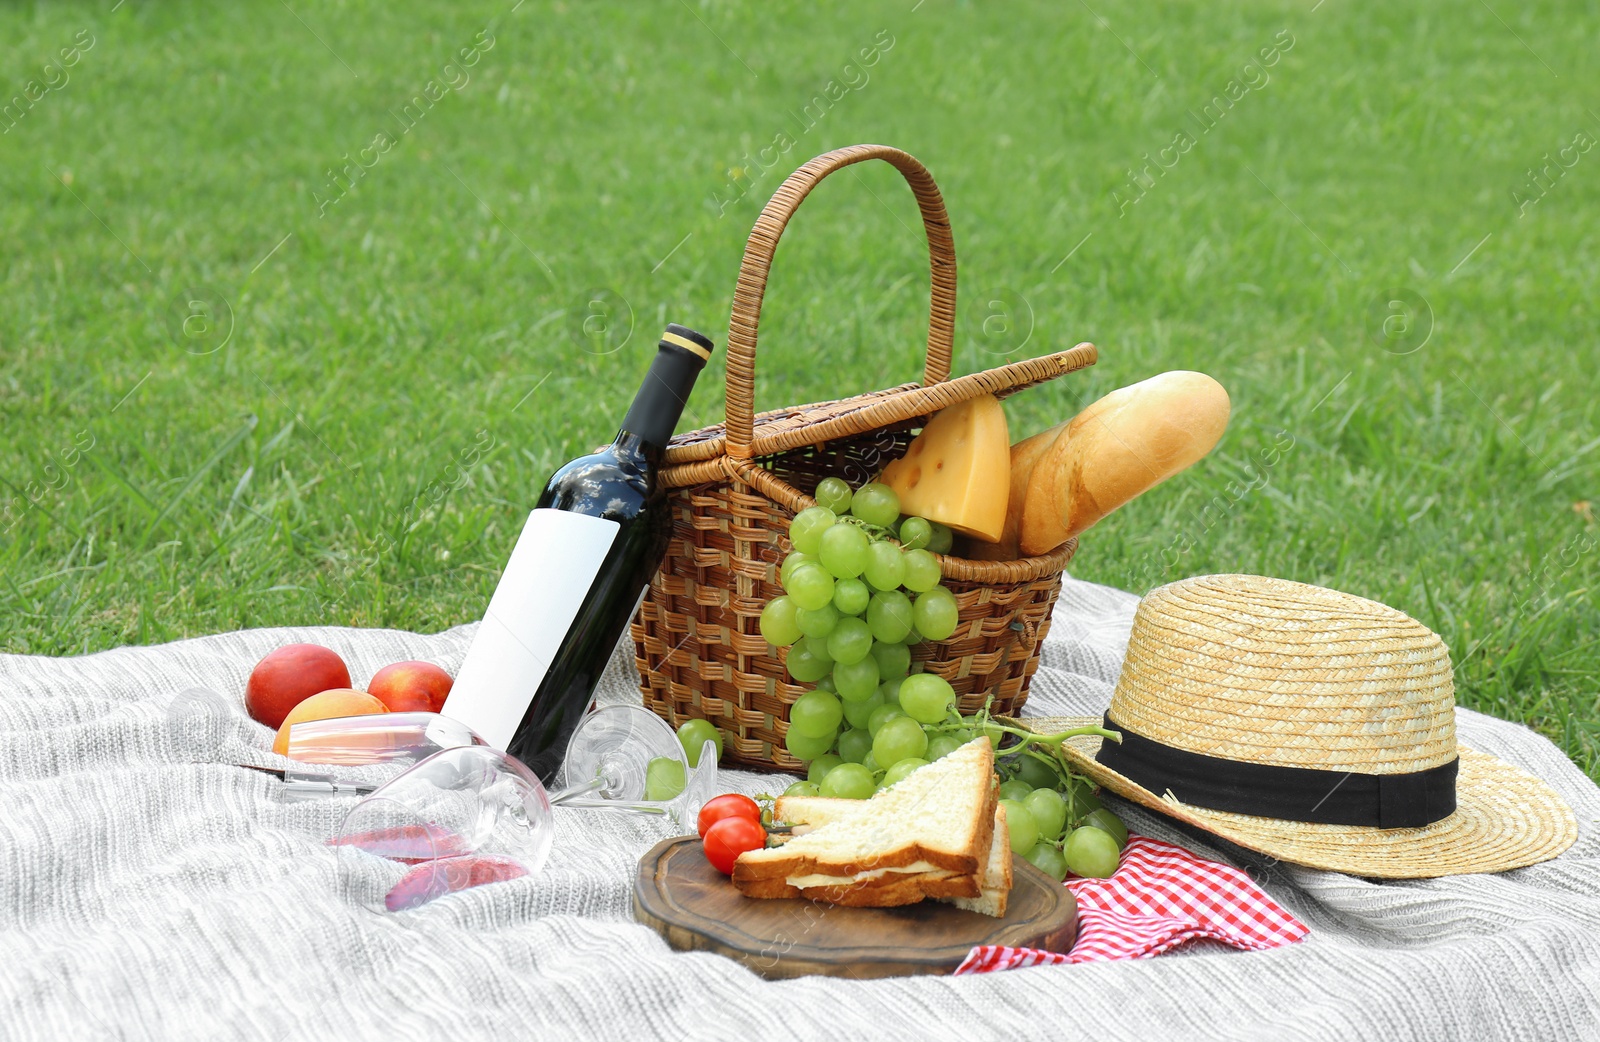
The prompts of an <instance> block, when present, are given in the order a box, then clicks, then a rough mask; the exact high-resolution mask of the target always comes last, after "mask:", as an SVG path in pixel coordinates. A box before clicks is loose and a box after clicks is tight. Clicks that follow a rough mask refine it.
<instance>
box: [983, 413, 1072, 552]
mask: <svg viewBox="0 0 1600 1042" xmlns="http://www.w3.org/2000/svg"><path fill="white" fill-rule="evenodd" d="M1070 422H1072V421H1070V420H1068V421H1067V422H1066V423H1058V424H1056V425H1055V426H1054V427H1051V428H1050V429H1049V430H1047V431H1040V432H1039V433H1038V434H1035V435H1033V437H1031V438H1024V439H1022V440H1021V441H1019V442H1017V443H1016V444H1015V445H1013V446H1011V490H1010V495H1009V496H1008V497H1007V500H1006V520H1005V525H1004V527H1003V528H1002V530H1001V532H1000V541H999V542H995V543H988V542H983V541H981V540H977V539H974V540H973V541H972V543H971V544H970V545H969V546H968V547H967V550H966V556H968V557H970V558H972V559H973V560H975V561H1014V560H1016V559H1017V558H1019V557H1021V556H1022V548H1021V542H1020V540H1021V531H1022V505H1023V504H1024V503H1025V502H1027V499H1028V485H1029V483H1030V482H1032V481H1033V468H1034V467H1036V466H1037V465H1038V463H1039V461H1040V460H1042V459H1044V457H1045V455H1046V454H1047V453H1048V452H1049V451H1050V446H1052V445H1054V444H1055V441H1056V436H1057V435H1059V434H1060V433H1061V432H1062V431H1064V430H1066V429H1067V423H1070Z"/></svg>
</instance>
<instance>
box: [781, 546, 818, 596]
mask: <svg viewBox="0 0 1600 1042" xmlns="http://www.w3.org/2000/svg"><path fill="white" fill-rule="evenodd" d="M816 560H817V555H816V554H803V553H801V552H800V551H798V550H796V551H794V552H793V553H791V554H788V555H787V556H785V557H784V559H783V563H782V564H781V565H779V566H778V582H779V584H780V585H782V586H783V587H784V588H785V589H787V588H788V586H789V577H790V576H791V575H793V574H794V570H795V569H796V568H798V567H800V566H801V565H803V564H806V563H808V562H810V563H815V562H816Z"/></svg>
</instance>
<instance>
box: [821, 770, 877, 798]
mask: <svg viewBox="0 0 1600 1042" xmlns="http://www.w3.org/2000/svg"><path fill="white" fill-rule="evenodd" d="M876 787H877V781H876V779H874V778H873V777H872V772H871V771H869V770H868V769H867V768H866V767H864V766H862V765H861V764H859V763H841V764H840V765H839V766H837V767H835V768H834V769H833V770H831V771H829V772H828V776H827V777H826V778H824V779H822V784H821V785H819V786H818V792H819V794H820V795H823V796H827V797H829V798H830V799H836V800H864V799H866V798H867V797H869V796H871V795H872V790H873V789H874V788H876Z"/></svg>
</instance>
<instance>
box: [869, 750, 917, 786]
mask: <svg viewBox="0 0 1600 1042" xmlns="http://www.w3.org/2000/svg"><path fill="white" fill-rule="evenodd" d="M873 755H877V754H876V753H874V754H873ZM926 766H928V761H927V760H924V759H922V758H921V757H920V756H908V757H906V758H905V759H904V760H901V761H900V762H899V763H896V764H895V765H894V766H893V767H890V768H889V769H888V770H887V771H886V772H884V775H883V784H884V787H885V788H888V787H889V786H890V785H893V784H894V783H895V782H897V781H900V780H901V779H903V778H904V777H905V776H906V775H908V774H910V773H911V772H912V771H914V770H916V769H917V768H918V767H926Z"/></svg>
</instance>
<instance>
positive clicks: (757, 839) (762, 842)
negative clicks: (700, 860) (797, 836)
mask: <svg viewBox="0 0 1600 1042" xmlns="http://www.w3.org/2000/svg"><path fill="white" fill-rule="evenodd" d="M766 845H767V831H766V829H763V828H762V827H761V823H760V822H758V821H752V820H751V819H749V818H745V817H735V818H723V819H722V820H721V821H719V822H717V823H716V824H714V825H712V826H711V827H710V828H709V829H707V830H706V837H705V848H706V860H707V861H709V862H711V866H712V867H713V868H715V869H716V870H717V871H718V872H721V873H722V874H723V875H725V876H731V875H733V863H734V862H735V861H737V860H739V855H740V854H743V853H744V852H745V851H747V850H760V849H761V848H762V847H764V846H766Z"/></svg>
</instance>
